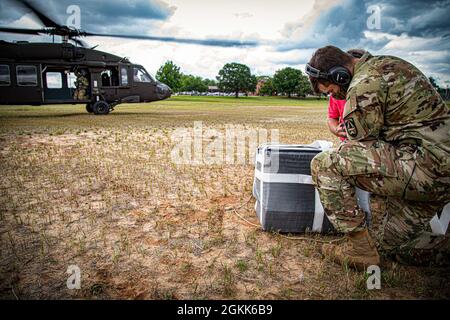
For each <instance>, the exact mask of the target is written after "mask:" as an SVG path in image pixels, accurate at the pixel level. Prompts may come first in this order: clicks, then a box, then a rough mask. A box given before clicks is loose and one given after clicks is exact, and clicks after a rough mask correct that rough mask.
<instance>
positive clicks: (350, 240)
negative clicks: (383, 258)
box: [322, 229, 380, 270]
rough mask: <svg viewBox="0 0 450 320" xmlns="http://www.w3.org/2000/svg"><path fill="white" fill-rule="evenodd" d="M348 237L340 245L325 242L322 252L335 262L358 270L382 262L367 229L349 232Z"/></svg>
mask: <svg viewBox="0 0 450 320" xmlns="http://www.w3.org/2000/svg"><path fill="white" fill-rule="evenodd" d="M346 238H347V241H345V242H344V243H342V244H339V245H335V244H324V245H323V246H322V254H323V255H325V256H327V257H330V258H331V259H332V260H333V261H334V262H337V263H340V264H347V265H348V266H349V267H353V268H355V269H357V270H364V269H366V268H367V267H368V266H370V265H378V264H379V263H380V256H379V255H378V251H377V248H376V247H375V243H374V241H373V240H372V238H371V237H370V235H369V231H367V229H364V230H362V231H358V232H353V233H349V234H348V235H347V236H346Z"/></svg>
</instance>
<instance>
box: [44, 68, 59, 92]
mask: <svg viewBox="0 0 450 320" xmlns="http://www.w3.org/2000/svg"><path fill="white" fill-rule="evenodd" d="M45 78H46V81H47V88H49V89H61V88H62V74H61V72H47V73H46V77H45Z"/></svg>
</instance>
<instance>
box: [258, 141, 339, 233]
mask: <svg viewBox="0 0 450 320" xmlns="http://www.w3.org/2000/svg"><path fill="white" fill-rule="evenodd" d="M330 147H331V143H330V142H327V141H316V142H314V143H312V144H310V145H262V146H260V147H259V148H258V150H257V152H256V161H255V178H254V183H253V196H254V197H255V198H256V204H255V210H256V214H257V216H258V219H259V221H260V223H261V225H262V227H263V229H264V230H267V231H279V232H293V233H302V232H306V231H312V232H331V231H333V226H332V225H331V223H330V222H329V221H328V218H327V217H326V215H325V214H324V211H323V207H322V204H321V202H320V199H319V195H318V192H317V191H316V189H315V188H314V186H313V184H312V180H311V168H310V165H311V160H312V158H314V156H315V155H316V154H318V153H319V152H321V151H322V150H324V149H328V148H330Z"/></svg>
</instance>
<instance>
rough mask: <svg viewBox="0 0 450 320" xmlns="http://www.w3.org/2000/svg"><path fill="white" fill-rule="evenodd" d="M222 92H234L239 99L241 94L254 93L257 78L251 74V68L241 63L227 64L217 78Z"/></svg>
mask: <svg viewBox="0 0 450 320" xmlns="http://www.w3.org/2000/svg"><path fill="white" fill-rule="evenodd" d="M217 81H218V82H219V88H220V90H224V91H225V92H234V93H235V97H236V98H237V97H239V92H248V91H254V90H255V88H256V82H257V80H256V77H255V76H253V75H252V74H251V72H250V68H249V67H247V66H246V65H244V64H240V63H235V62H233V63H227V64H226V65H224V66H223V68H222V69H221V70H220V71H219V75H218V76H217Z"/></svg>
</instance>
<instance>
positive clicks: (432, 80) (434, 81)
mask: <svg viewBox="0 0 450 320" xmlns="http://www.w3.org/2000/svg"><path fill="white" fill-rule="evenodd" d="M428 80H430V83H431V85H432V86H433V87H434V88H435V89H436V91H438V92H439V89H440V88H439V85H438V84H437V82H436V79H435V78H433V77H429V78H428Z"/></svg>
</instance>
